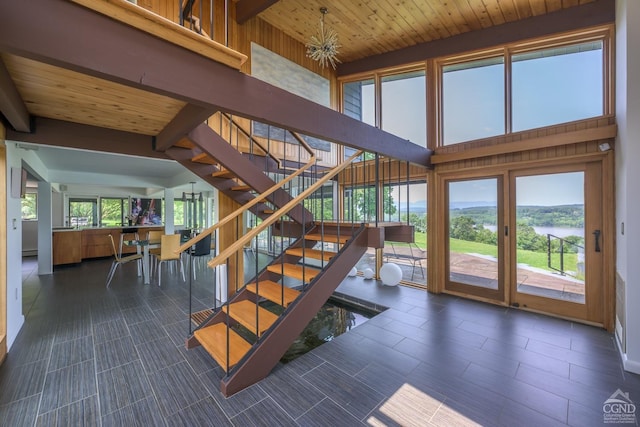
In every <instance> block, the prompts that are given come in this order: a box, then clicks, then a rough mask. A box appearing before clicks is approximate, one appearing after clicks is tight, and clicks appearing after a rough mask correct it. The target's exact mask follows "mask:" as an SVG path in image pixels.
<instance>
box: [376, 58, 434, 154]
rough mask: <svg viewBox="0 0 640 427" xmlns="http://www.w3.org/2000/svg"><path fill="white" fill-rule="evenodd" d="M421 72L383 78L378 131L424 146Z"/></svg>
mask: <svg viewBox="0 0 640 427" xmlns="http://www.w3.org/2000/svg"><path fill="white" fill-rule="evenodd" d="M425 85H426V79H425V72H424V70H419V71H412V72H409V73H402V74H394V75H390V76H383V77H382V81H381V90H380V92H381V99H382V117H381V118H382V123H381V125H382V126H381V127H382V129H384V130H386V131H387V132H389V133H392V134H394V135H397V136H399V137H401V138H405V139H408V140H409V141H411V142H413V143H414V144H417V145H420V146H422V147H426V146H427V100H426V99H427V98H426V87H425Z"/></svg>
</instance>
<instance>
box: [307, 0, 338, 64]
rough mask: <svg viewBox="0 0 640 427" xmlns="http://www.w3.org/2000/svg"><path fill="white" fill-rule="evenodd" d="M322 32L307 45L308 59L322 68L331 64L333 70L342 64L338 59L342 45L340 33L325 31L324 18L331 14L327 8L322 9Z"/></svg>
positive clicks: (312, 37)
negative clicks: (316, 62)
mask: <svg viewBox="0 0 640 427" xmlns="http://www.w3.org/2000/svg"><path fill="white" fill-rule="evenodd" d="M320 13H321V14H322V16H321V17H320V31H318V34H317V35H314V36H311V38H310V39H309V42H308V43H306V44H305V46H306V47H307V57H308V58H311V59H313V60H314V61H318V62H319V63H320V66H321V67H322V68H324V67H326V66H327V65H329V64H331V66H332V67H333V69H334V70H335V69H336V63H338V62H340V60H339V59H338V53H339V52H338V49H340V47H341V46H340V44H339V43H338V33H336V32H335V31H334V30H331V29H325V27H324V16H325V15H326V14H327V13H329V10H327V8H326V7H321V8H320Z"/></svg>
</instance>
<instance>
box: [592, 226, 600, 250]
mask: <svg viewBox="0 0 640 427" xmlns="http://www.w3.org/2000/svg"><path fill="white" fill-rule="evenodd" d="M593 235H594V236H595V238H596V252H600V230H596V231H594V232H593Z"/></svg>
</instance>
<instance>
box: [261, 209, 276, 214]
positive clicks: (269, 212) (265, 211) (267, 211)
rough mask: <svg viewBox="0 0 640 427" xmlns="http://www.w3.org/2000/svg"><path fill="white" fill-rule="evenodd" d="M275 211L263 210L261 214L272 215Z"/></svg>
mask: <svg viewBox="0 0 640 427" xmlns="http://www.w3.org/2000/svg"><path fill="white" fill-rule="evenodd" d="M274 212H275V211H274V210H273V209H264V210H263V211H262V213H263V214H267V215H271V214H272V213H274Z"/></svg>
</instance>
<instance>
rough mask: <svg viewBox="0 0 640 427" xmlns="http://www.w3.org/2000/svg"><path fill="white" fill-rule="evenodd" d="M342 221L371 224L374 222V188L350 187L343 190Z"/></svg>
mask: <svg viewBox="0 0 640 427" xmlns="http://www.w3.org/2000/svg"><path fill="white" fill-rule="evenodd" d="M344 220H345V221H347V222H372V221H375V220H376V190H375V187H373V186H367V187H351V188H347V189H345V191H344Z"/></svg>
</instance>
